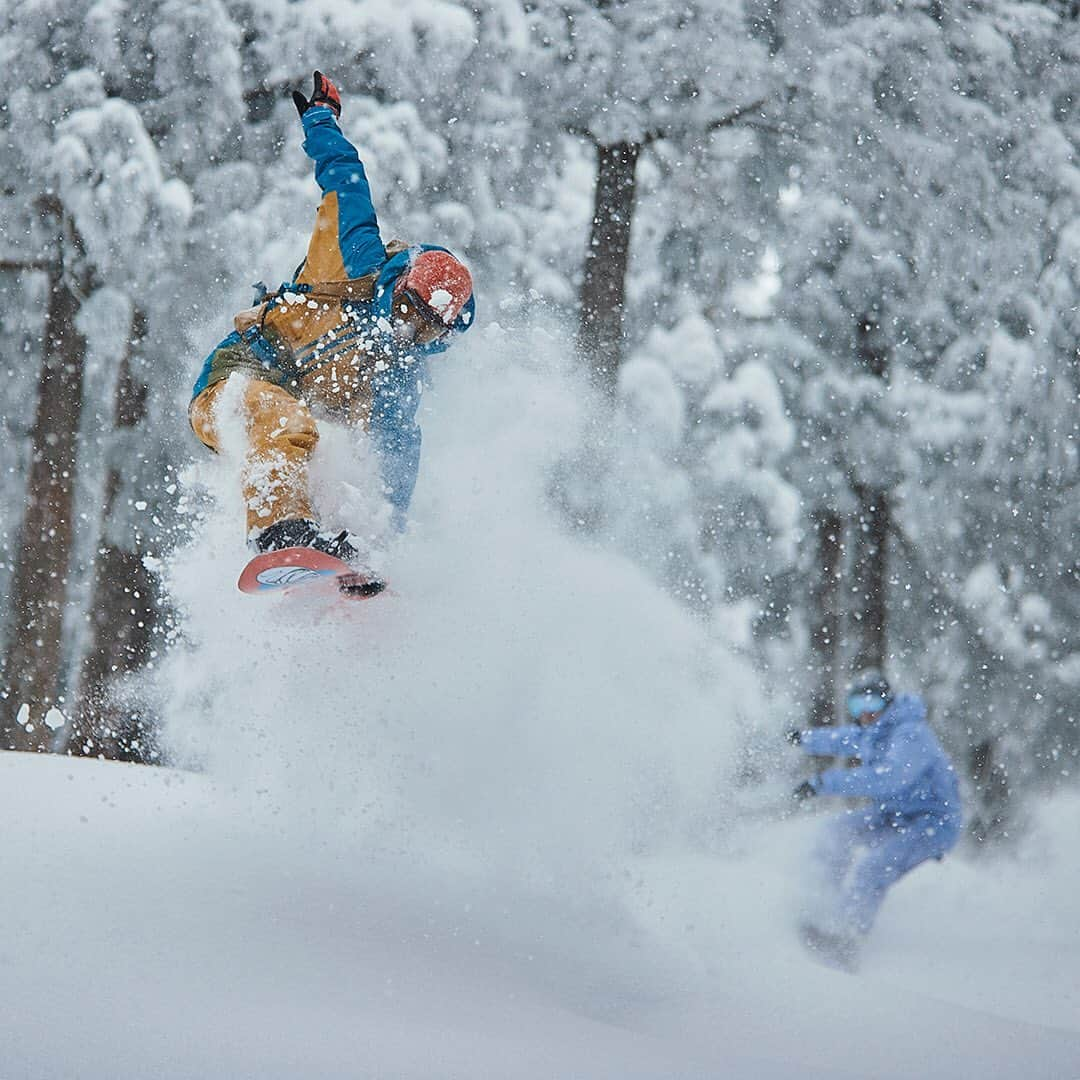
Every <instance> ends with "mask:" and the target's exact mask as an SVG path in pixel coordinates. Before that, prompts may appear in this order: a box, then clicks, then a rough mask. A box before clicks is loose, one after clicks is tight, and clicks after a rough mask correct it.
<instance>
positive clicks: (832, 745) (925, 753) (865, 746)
mask: <svg viewBox="0 0 1080 1080" xmlns="http://www.w3.org/2000/svg"><path fill="white" fill-rule="evenodd" d="M799 746H800V748H801V749H802V750H804V751H806V753H808V754H818V755H821V756H832V757H845V758H858V759H859V765H858V766H856V767H855V768H850V769H848V768H832V769H826V770H825V772H823V773H822V774H821V775H820V776H818V777H817V778H816V779H815V780H813V781H812V783H813V785H814V788H815V789H816V790H817V792H818V794H820V795H851V796H862V797H865V798H868V799H872V800H874V803H875V804H876V807H877V810H878V812H879V813H880V815H881V816H882V817H883V818H887V817H907V818H910V817H916V816H919V815H922V814H933V815H934V816H936V817H937V818H939V819H940V821H941V822H942V823H943V824H946V823H947V824H952V825H955V826H957V827H958V826H959V824H960V820H961V814H960V787H959V784H958V783H957V779H956V772H955V770H954V769H953V766H952V762H951V761H950V760H949V757H948V755H947V754H946V753H945V751H944V750H943V749H942V748H941V744H940V743H939V742H938V739H937V736H936V735H935V734H934V732H933V731H932V730H931V729H930V725H929V724H927V722H926V706H925V705H924V704H923V701H922V699H921V698H919V697H917V696H915V695H914V694H901V695H899V696H898V697H896V698H895V699H894V700H893V701H892V703H891V704H890V705H889V706H888V708H887V709H886V710H885V712H884V713H882V715H881V717H880V718H879V719H878V720H877V721H876V722H875V723H873V724H868V725H867V726H866V727H861V726H860V725H858V724H848V725H845V726H843V727H820V728H811V729H810V730H808V731H803V732H800V740H799Z"/></svg>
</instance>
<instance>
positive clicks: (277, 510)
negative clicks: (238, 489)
mask: <svg viewBox="0 0 1080 1080" xmlns="http://www.w3.org/2000/svg"><path fill="white" fill-rule="evenodd" d="M228 381H229V380H228V379H222V380H221V381H220V382H216V383H214V384H213V385H212V386H208V387H207V388H206V389H205V390H204V391H203V392H202V393H201V394H199V396H198V397H197V398H195V400H194V401H192V403H191V408H190V410H189V413H188V415H189V417H190V419H191V427H192V429H193V430H194V432H195V434H196V435H197V436H198V437H199V439H200V440H201V441H202V442H203V443H205V444H206V445H207V446H208V447H210V449H211V450H215V451H216V450H219V449H220V445H221V444H220V441H219V438H218V419H217V409H216V407H215V406H216V404H217V402H218V399H219V397H220V396H221V392H222V388H223V387H224V386H225V385H226V383H228ZM241 409H242V412H243V416H244V420H245V423H246V430H247V452H246V454H245V457H244V471H243V478H242V483H243V490H244V504H245V506H246V507H247V529H248V535H249V536H250V535H252V533H253V532H257V531H258V530H260V529H265V528H266V527H267V526H268V525H273V524H274V523H275V522H277V521H284V520H286V519H288V518H308V519H310V520H315V513H314V510H313V509H312V506H311V498H310V495H309V494H308V461H309V459H310V457H311V453H312V451H313V450H314V449H315V444H316V443H317V442H318V441H319V429H318V426H317V425H316V423H315V418H314V417H313V416H312V415H311V411H310V410H309V409H308V407H307V406H306V405H305V404H304V403H303V402H302V401H300V400H299V399H298V398H295V397H293V396H292V394H290V393H289V392H288V391H286V390H283V389H282V388H281V387H280V386H275V385H274V384H273V383H269V382H264V381H263V380H261V379H251V380H250V381H249V382H248V383H247V385H246V386H245V387H244V394H243V398H242V402H241Z"/></svg>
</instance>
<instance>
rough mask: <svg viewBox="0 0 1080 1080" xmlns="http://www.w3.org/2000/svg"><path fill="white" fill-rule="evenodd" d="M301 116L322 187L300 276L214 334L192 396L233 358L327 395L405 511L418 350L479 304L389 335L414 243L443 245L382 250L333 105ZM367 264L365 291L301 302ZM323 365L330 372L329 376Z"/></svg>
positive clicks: (321, 399) (291, 385)
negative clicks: (413, 340) (413, 333)
mask: <svg viewBox="0 0 1080 1080" xmlns="http://www.w3.org/2000/svg"><path fill="white" fill-rule="evenodd" d="M301 121H302V123H303V127H304V135H305V138H304V151H305V152H306V153H307V155H308V157H310V158H311V159H312V160H313V161H314V162H315V179H316V181H317V182H318V184H319V187H320V188H321V189H322V192H323V197H322V201H321V202H320V204H319V209H318V213H317V215H316V219H315V227H314V229H313V230H312V235H311V240H310V242H309V244H308V251H307V256H306V258H305V259H304V262H303V263H302V264H301V266H300V269H299V270H298V271H297V273H296V277H295V280H294V281H292V282H288V283H286V284H285V285H283V286H282V288H281V290H279V293H278V294H277V295H276V296H275V298H274V299H272V300H271V301H270V302H269V303H268V304H267V305H266V306H265V308H264V309H262V315H261V317H260V318H259V320H258V326H256V327H253V328H251V329H249V330H247V331H246V332H245V333H240V332H238V331H234V332H233V333H231V334H229V335H228V336H227V337H226V338H225V339H224V340H222V341H221V342H219V343H218V345H217V346H216V347H215V348H214V350H213V351H212V352H211V353H210V355H209V356H208V357H207V358H206V361H205V362H204V364H203V368H202V371H201V373H200V375H199V378H198V380H197V381H196V383H195V386H194V389H193V392H192V397H193V398H194V397H197V396H198V395H199V394H201V393H202V392H203V391H204V390H205V389H206V388H207V387H209V386H212V385H214V384H215V383H216V382H219V381H221V380H222V379H225V378H227V377H228V376H229V375H230V374H231V373H232V372H233V371H235V370H238V369H244V370H251V371H252V373H253V374H255V375H256V376H257V377H259V378H263V379H266V380H268V381H271V382H274V383H276V384H277V385H279V386H281V387H283V388H284V389H286V390H288V391H289V392H290V393H292V394H294V395H295V396H297V397H303V398H304V399H305V400H307V401H310V402H312V403H314V404H320V405H323V406H324V407H326V408H327V409H328V410H329V411H330V413H331V414H332V415H333V414H334V413H339V414H341V415H342V416H344V417H345V418H347V419H348V420H349V421H350V422H359V423H363V425H364V427H366V428H367V430H368V431H369V432H370V434H371V437H372V441H373V442H374V445H375V449H376V451H377V453H378V455H379V460H380V463H381V467H382V475H383V481H384V483H385V485H386V488H387V492H388V495H389V498H390V501H391V502H392V503H393V504H394V506H395V508H396V509H397V511H398V514H399V521H401V520H402V516H401V515H403V514H404V512H405V510H406V509H407V508H408V505H409V502H410V501H411V499H412V492H413V488H414V487H415V485H416V475H417V472H418V470H419V465H420V444H421V436H420V427H419V425H418V424H417V423H416V410H417V407H418V405H419V403H420V390H421V387H422V385H423V384H424V382H425V380H426V365H425V361H426V359H427V357H429V356H432V355H434V354H436V353H441V352H444V351H445V350H446V349H447V348H448V347H449V344H450V343H451V341H452V340H453V338H454V337H455V336H456V335H458V334H463V333H465V331H466V330H468V329H469V328H470V327H471V326H472V324H473V320H474V318H475V315H476V307H475V303H474V301H473V299H472V298H470V299H469V301H468V303H467V304H466V305H465V307H464V308H463V310H462V311H461V314H460V315H459V316H458V318H457V320H456V321H455V322H454V325H453V327H452V332H451V334H449V335H448V336H447V337H446V338H443V339H441V340H439V341H435V342H432V343H430V344H428V345H421V346H417V345H409V346H407V347H403V346H400V345H398V344H397V343H396V342H395V341H394V339H393V335H392V334H391V333H390V332H389V325H390V314H391V308H392V305H393V299H394V296H393V291H394V284H395V282H396V281H397V280H398V278H399V277H400V276H401V275H402V274H403V273H404V272H405V271H406V270H407V269H408V268H409V266H410V264H411V262H412V260H413V258H414V257H415V256H416V255H417V254H419V253H420V252H421V251H428V250H432V249H435V250H441V251H445V250H446V249H445V248H437V249H436V248H435V246H434V245H430V244H421V245H416V246H413V247H408V248H405V249H404V250H399V251H395V252H394V253H393V254H390V253H388V252H387V249H386V247H385V246H384V244H383V242H382V237H381V235H380V233H379V223H378V218H377V216H376V213H375V206H374V203H373V202H372V199H371V188H370V186H369V185H368V180H367V175H366V173H365V171H364V166H363V163H362V162H361V161H360V156H359V154H358V153H357V151H356V148H355V147H354V146H353V145H352V143H350V142H349V140H348V139H346V138H345V136H344V135H343V134H342V132H341V129H340V128H339V127H338V124H337V120H336V119H335V117H334V114H333V113H332V112H331V111H330V109H329V108H326V107H324V106H315V107H313V108H310V109H307V110H306V111H305V112H304V114H303V116H302V117H301ZM369 275H370V276H371V277H372V278H374V284H373V289H372V294H371V295H372V298H371V299H370V300H367V301H363V300H359V299H353V298H350V299H347V300H341V301H340V302H331V303H326V302H320V303H309V304H308V303H303V302H302V301H303V296H304V294H305V292H308V291H310V290H316V289H317V288H318V286H319V284H321V283H326V282H343V281H348V280H350V279H356V278H364V277H368V276H369ZM238 326H239V324H238ZM357 364H359V367H358V368H357ZM350 369H352V370H353V371H355V372H356V378H355V380H354V381H352V382H349V381H343V378H342V377H341V376H339V375H338V371H339V370H342V371H345V372H346V373H348V372H349V370H350ZM327 372H332V373H333V375H332V377H330V378H327V377H326V373H327ZM335 395H336V397H335Z"/></svg>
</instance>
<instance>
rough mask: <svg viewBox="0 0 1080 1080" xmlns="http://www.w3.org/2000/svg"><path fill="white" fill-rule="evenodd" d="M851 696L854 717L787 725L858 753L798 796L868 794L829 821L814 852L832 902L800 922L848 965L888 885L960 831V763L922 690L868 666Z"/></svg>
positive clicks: (940, 852)
mask: <svg viewBox="0 0 1080 1080" xmlns="http://www.w3.org/2000/svg"><path fill="white" fill-rule="evenodd" d="M846 703H847V711H848V713H849V714H850V716H851V718H852V720H853V721H854V722H853V723H852V724H849V725H845V726H841V727H820V728H812V729H810V730H808V731H797V730H796V731H789V732H788V734H787V738H788V741H789V742H790V743H792V744H793V745H795V746H798V747H799V749H801V750H803V751H805V752H806V753H808V754H815V755H821V756H830V757H839V758H856V759H857V760H858V764H857V765H856V766H855V767H854V768H846V767H834V768H829V769H826V770H825V771H824V772H822V773H820V774H819V775H818V776H816V777H814V778H813V779H811V780H806V781H804V782H803V783H802V784H800V785H799V786H798V787H797V788H796V789H795V791H794V797H795V799H797V800H798V801H800V802H802V801H804V800H806V799H811V798H816V797H817V796H820V795H841V796H857V797H858V796H861V797H865V798H868V799H870V800H871V802H870V803H869V804H868V805H866V806H863V807H860V808H859V809H849V810H847V811H846V812H844V813H843V814H841V815H840V816H838V817H835V818H832V819H830V820H829V821H828V822H827V823H826V825H825V827H824V829H823V831H822V833H821V836H820V838H819V840H818V843H817V845H816V846H815V849H814V853H813V854H814V862H815V865H816V867H817V869H818V871H819V872H820V873H821V876H822V878H823V887H824V889H825V893H826V896H827V898H828V902H827V904H826V907H825V911H824V913H823V915H822V916H821V917H818V918H815V919H813V920H808V921H807V922H806V923H805V924H804V926H803V934H804V939H805V940H806V942H807V944H808V945H810V946H811V947H812V948H814V949H815V950H817V951H819V952H820V953H821V954H822V955H823V958H824V959H826V960H829V961H830V962H833V963H836V964H838V965H839V966H842V967H847V968H850V967H852V966H853V965H854V963H855V961H856V958H857V955H858V949H859V945H860V943H861V941H862V940H863V939H864V937H865V935H866V934H867V933H868V932H869V930H870V927H871V926H872V924H873V922H874V917H875V916H876V914H877V911H878V908H879V907H880V906H881V903H882V901H883V900H884V898H885V893H886V892H887V890H888V889H889V887H890V886H891V885H894V884H895V883H896V882H897V881H898V880H899V879H900V878H901V877H903V875H904V874H907V873H909V872H910V871H911V870H914V869H915V867H916V866H918V865H919V864H920V863H923V862H925V861H926V860H927V859H941V858H942V857H943V856H944V855H945V853H946V852H947V851H949V850H950V849H951V848H952V847H953V845H954V844H955V843H956V841H957V839H958V838H959V836H960V829H961V824H962V820H961V812H960V792H959V786H958V784H957V779H956V773H955V771H954V770H953V766H952V763H951V762H950V761H949V758H948V757H947V755H946V754H945V751H944V750H943V749H942V748H941V745H940V743H939V742H938V740H937V737H936V736H935V735H934V733H933V731H931V729H930V727H929V725H928V724H927V722H926V706H925V705H924V704H923V702H922V699H921V698H919V697H917V696H916V695H914V694H901V695H899V696H898V697H895V698H894V697H893V694H892V691H891V689H890V687H889V683H888V681H887V680H886V678H885V677H884V675H882V674H881V673H880V672H879V671H876V670H868V671H864V672H861V673H860V674H859V675H857V676H855V678H854V679H853V680H852V681H851V683H850V684H849V685H848V687H847V693H846ZM860 852H861V855H860V857H859V858H858V859H857V860H856V856H857V855H858V854H859V853H860ZM853 863H854V864H855V865H854V868H853V866H852V864H853Z"/></svg>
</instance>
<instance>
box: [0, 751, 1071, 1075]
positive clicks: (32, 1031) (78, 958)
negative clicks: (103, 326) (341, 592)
mask: <svg viewBox="0 0 1080 1080" xmlns="http://www.w3.org/2000/svg"><path fill="white" fill-rule="evenodd" d="M0 793H2V794H0V800H2V804H3V817H4V820H5V822H6V823H7V839H6V842H5V844H4V845H3V846H2V848H0V880H2V882H3V891H4V910H5V912H6V915H7V922H8V927H9V932H8V934H7V935H5V941H4V944H3V946H2V950H0V986H2V989H3V993H4V1001H5V1008H4V1011H3V1019H2V1020H0V1035H2V1040H3V1047H4V1050H3V1065H2V1067H0V1075H3V1076H4V1077H5V1078H11V1080H14V1078H23V1077H25V1078H46V1077H76V1076H77V1077H86V1078H99V1077H100V1078H107V1077H109V1078H112V1077H132V1078H134V1077H139V1078H151V1077H177V1078H179V1077H190V1076H199V1077H214V1078H218V1077H220V1078H240V1077H252V1078H255V1077H260V1078H273V1077H296V1076H305V1077H380V1078H385V1077H401V1078H405V1077H409V1078H416V1080H430V1078H443V1077H446V1078H449V1077H461V1078H482V1077H491V1078H499V1077H508V1078H509V1077H513V1078H522V1080H532V1078H542V1077H543V1078H551V1077H559V1078H564V1077H565V1078H569V1077H582V1078H599V1077H613V1078H617V1077H649V1078H656V1080H661V1078H668V1077H701V1078H704V1077H720V1076H733V1077H762V1078H767V1080H768V1078H774V1077H775V1078H777V1080H779V1078H786V1077H789V1076H791V1075H798V1076H801V1077H836V1076H840V1077H852V1078H855V1077H861V1078H869V1077H890V1078H892V1077H895V1078H907V1077H912V1076H923V1077H943V1078H944V1077H967V1076H970V1077H975V1076H979V1077H1001V1078H1008V1077H1017V1076H1024V1077H1026V1078H1036V1077H1046V1078H1065V1077H1073V1076H1076V1075H1080V1073H1078V1071H1077V1070H1078V1068H1080V1001H1078V994H1077V981H1076V977H1075V972H1076V970H1077V965H1078V964H1080V943H1078V941H1077V933H1076V928H1075V923H1074V921H1073V920H1072V918H1071V904H1072V900H1073V898H1074V897H1075V896H1076V889H1077V886H1078V884H1080V881H1078V875H1077V870H1076V860H1075V856H1074V855H1073V852H1072V850H1071V848H1072V842H1071V839H1070V838H1069V837H1068V836H1067V832H1068V830H1067V829H1066V827H1065V823H1066V822H1067V821H1069V820H1070V819H1071V820H1072V821H1075V820H1076V814H1077V811H1078V810H1080V804H1078V802H1077V800H1075V799H1073V800H1071V801H1068V802H1067V801H1065V800H1062V801H1061V802H1059V803H1058V804H1057V805H1055V806H1048V807H1047V808H1046V819H1047V821H1048V822H1051V821H1053V822H1056V823H1057V831H1056V833H1048V834H1046V835H1044V836H1041V837H1040V850H1041V852H1042V853H1041V855H1040V858H1039V862H1038V865H1037V866H1033V865H1030V864H1028V865H1021V864H1016V865H1013V866H1011V867H1006V866H1002V865H1001V864H988V865H984V866H979V867H976V866H974V865H968V864H966V863H965V862H964V861H963V860H954V862H953V863H952V864H951V865H950V866H949V868H948V870H947V871H946V869H945V868H942V869H940V870H939V869H934V870H931V871H925V872H924V873H923V874H922V875H915V876H914V877H912V878H911V879H909V881H908V882H905V883H904V884H903V885H901V886H900V887H899V888H898V890H897V893H896V895H894V897H893V898H892V903H891V909H890V910H888V911H887V913H886V915H885V916H884V917H883V919H882V921H881V924H880V926H879V932H878V935H877V937H876V938H875V940H874V942H873V944H872V947H871V949H870V950H869V952H868V955H867V957H866V960H865V964H864V970H863V972H862V973H861V974H860V975H858V976H855V977H851V976H846V975H840V974H836V973H834V972H831V971H828V970H825V969H822V968H819V967H817V966H815V965H813V964H812V963H810V962H809V961H808V960H807V959H806V958H805V957H803V956H802V955H801V954H800V952H799V950H798V947H797V946H796V945H795V943H794V942H793V941H792V939H791V936H790V933H789V932H788V931H787V929H786V928H785V926H784V925H783V921H782V920H780V919H778V918H777V914H778V912H779V911H781V910H782V909H783V907H784V905H785V902H786V901H785V893H786V891H787V887H786V885H785V883H784V873H783V869H784V867H785V866H786V865H788V864H789V863H790V861H791V855H792V851H793V848H794V847H795V846H797V845H796V841H797V840H798V834H799V832H800V830H804V829H805V825H803V824H802V823H797V824H788V825H786V826H781V827H779V828H777V827H767V826H757V827H756V830H757V831H756V832H752V833H751V834H749V835H744V837H743V839H744V840H745V841H747V849H746V852H745V853H744V854H728V855H725V856H718V857H716V858H714V859H710V860H702V859H692V858H689V857H684V858H682V859H676V858H671V857H669V858H667V859H657V860H651V859H647V858H643V859H641V860H640V861H639V863H638V865H637V867H636V875H635V880H634V881H633V882H627V883H625V884H624V886H623V888H624V892H623V900H624V904H623V905H622V910H621V911H620V910H618V909H613V910H611V911H604V910H598V909H596V908H589V907H588V906H587V905H581V904H580V903H579V902H578V901H579V898H578V897H576V896H575V895H574V890H573V883H567V884H566V892H565V895H563V896H561V897H553V896H550V895H548V896H546V897H545V896H541V895H538V894H536V893H533V892H530V891H529V890H528V889H515V887H514V886H513V884H512V883H510V882H506V881H503V882H498V883H495V882H489V884H488V885H487V886H486V887H481V886H478V885H477V884H476V883H475V881H470V880H469V879H468V878H466V877H462V878H461V879H458V880H455V879H454V878H453V877H450V876H447V875H445V874H444V873H442V872H440V871H438V870H435V869H432V868H431V867H430V866H425V865H422V864H420V863H418V862H416V861H415V860H414V859H411V858H409V857H408V856H406V855H403V854H401V853H393V852H389V851H384V852H382V853H381V854H374V853H372V852H361V853H357V852H350V850H349V845H348V844H347V843H345V842H343V840H342V838H341V837H340V836H338V837H333V836H330V837H325V836H324V837H319V836H318V835H316V834H315V833H314V832H312V833H310V834H308V835H306V836H305V835H303V830H297V829H296V828H295V827H286V828H285V829H283V828H282V822H281V820H280V817H279V815H277V814H275V813H274V811H273V809H272V808H270V807H268V806H265V805H262V804H260V802H259V800H258V799H257V798H255V797H253V793H251V792H244V791H242V790H239V789H227V788H224V787H222V786H220V785H218V784H216V783H215V782H213V781H211V780H209V779H207V778H206V777H202V776H196V775H192V774H186V773H181V772H177V771H172V770H150V769H144V768H139V767H135V766H124V765H116V764H108V763H97V762H86V761H75V762H73V761H66V760H63V759H54V758H44V757H29V756H20V755H11V754H8V755H4V756H3V757H2V758H0ZM1010 870H1011V871H1013V873H1010V872H1008V871H1010ZM646 897H647V898H648V899H647V900H646V899H645V898H646ZM635 900H636V901H637V902H638V903H639V904H640V907H639V909H638V910H637V911H636V913H635V916H634V919H633V920H630V918H629V910H630V909H631V908H632V907H633V905H634V903H635ZM1036 912H1038V918H1037V919H1033V914H1034V913H1036ZM691 920H693V921H692V922H691Z"/></svg>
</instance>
